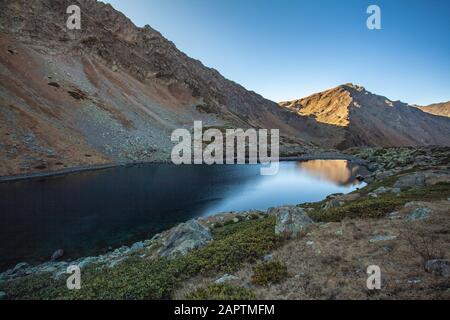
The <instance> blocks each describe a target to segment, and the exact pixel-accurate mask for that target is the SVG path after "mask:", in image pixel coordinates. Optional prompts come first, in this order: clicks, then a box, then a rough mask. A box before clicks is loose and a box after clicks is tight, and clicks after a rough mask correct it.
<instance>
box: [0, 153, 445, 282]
mask: <svg viewBox="0 0 450 320" xmlns="http://www.w3.org/2000/svg"><path fill="white" fill-rule="evenodd" d="M449 154H450V152H449V148H434V149H427V148H420V149H417V148H402V149H364V150H350V151H349V155H348V157H349V159H350V158H352V159H357V158H360V159H361V160H360V163H365V164H367V166H368V168H369V169H370V173H369V174H368V176H367V177H362V178H364V179H365V180H366V181H367V182H368V183H369V184H368V185H367V186H366V187H365V188H364V189H362V190H357V191H355V192H353V193H351V194H347V195H344V194H338V195H330V196H329V197H328V198H327V199H325V200H324V201H321V202H318V203H306V204H300V205H298V206H280V207H277V208H271V209H269V210H267V211H246V212H229V213H222V214H218V215H215V216H211V217H206V218H198V219H194V220H190V221H188V222H185V223H181V224H179V225H177V226H175V227H173V228H171V229H169V230H167V231H165V232H162V233H160V234H157V235H155V236H154V237H153V238H152V239H149V240H145V241H140V242H136V243H135V244H133V245H132V246H130V247H126V246H124V247H121V248H119V249H116V250H114V251H111V252H108V253H106V254H102V255H99V256H94V257H85V258H80V259H77V260H75V261H70V262H65V261H49V262H47V263H44V264H41V265H38V266H30V265H28V264H26V263H19V264H18V265H16V267H14V268H13V269H10V270H8V271H6V272H4V273H2V274H0V288H1V287H2V284H5V283H13V282H14V281H17V280H21V279H27V278H28V277H36V276H37V277H39V276H41V275H46V274H51V276H52V278H53V279H54V280H55V281H60V280H61V279H63V278H64V277H65V275H66V271H67V268H68V267H69V266H70V265H77V266H79V267H80V269H81V270H85V269H92V268H94V269H105V268H106V269H111V270H113V269H115V268H117V267H120V266H121V264H122V263H126V261H129V260H130V259H131V260H132V259H138V260H137V261H159V259H169V260H177V259H178V257H185V256H188V255H189V254H190V252H197V251H199V250H200V249H202V248H205V247H207V246H209V245H210V244H211V243H213V242H215V241H216V238H215V235H216V231H215V230H222V229H224V228H225V229H227V228H231V229H236V228H239V227H240V226H241V225H242V224H243V223H244V225H245V223H246V222H248V223H255V224H256V223H260V222H261V223H264V221H266V220H267V219H269V218H270V219H272V218H273V219H274V222H275V224H274V228H275V230H274V231H272V232H274V233H275V235H276V237H281V238H282V239H294V240H295V239H299V237H300V238H301V237H303V236H304V235H310V234H313V233H314V232H311V231H310V230H311V229H313V230H315V229H317V228H318V230H321V229H323V228H328V227H327V226H328V224H329V223H328V221H330V222H332V221H340V220H341V219H342V218H341V215H342V217H352V215H355V214H356V212H357V214H358V215H360V214H364V215H366V214H367V215H370V214H372V213H371V210H375V211H374V213H373V214H376V215H377V217H378V216H379V217H380V218H381V217H383V219H386V221H387V222H389V221H393V222H395V221H405V222H407V223H415V222H417V221H427V219H429V218H430V217H432V216H433V215H436V214H435V213H433V212H434V211H435V210H438V211H437V212H441V211H442V208H449V205H448V204H449V203H450V198H449V197H450V194H448V190H447V189H446V188H447V186H448V184H449V183H450V172H449V161H448V159H449V158H448V157H449ZM392 163H394V165H392ZM440 186H443V188H444V189H443V190H445V191H443V192H444V193H445V192H446V193H447V194H448V195H447V199H446V200H447V203H445V199H444V200H442V201H444V202H425V203H424V202H422V201H421V200H423V201H427V200H428V201H430V199H431V200H433V201H436V200H437V199H440V198H442V197H443V196H445V194H440V193H442V192H437V191H434V189H433V188H438V189H439V188H440ZM429 188H431V189H429ZM414 190H424V191H423V192H424V194H423V195H421V194H420V192H419V194H416V193H415V192H416V191H414ZM421 192H422V191H421ZM427 192H432V195H430V196H428V195H427ZM416 199H417V200H416ZM434 199H436V200H434ZM391 203H392V205H391ZM374 205H375V207H374ZM385 207H386V209H384V208H385ZM390 207H392V208H394V209H396V210H390V211H388V212H386V210H389V208H390ZM436 208H438V209H436ZM355 210H356V211H355ZM443 210H444V211H443V212H445V210H448V209H443ZM353 212H355V213H353ZM380 214H381V215H380ZM356 217H358V216H356V215H355V216H354V218H356ZM374 217H375V216H374ZM374 217H371V218H370V219H373V218H374ZM253 221H254V222H253ZM362 221H364V220H362ZM380 221H381V220H380ZM389 223H390V222H389ZM338 231H339V230H338ZM338 231H336V235H339V234H340V233H339V234H338ZM397 238H398V235H396V234H390V233H386V232H379V233H374V234H372V236H371V237H370V238H369V239H368V243H371V244H378V243H385V242H389V241H395V240H396V239H397ZM295 241H297V240H295ZM307 246H310V247H311V246H313V247H314V246H315V242H314V241H311V240H310V241H307ZM431 258H432V257H430V258H429V259H428V260H427V261H425V264H426V266H427V267H426V269H427V270H429V272H431V273H433V274H438V275H439V276H442V277H444V278H445V277H448V276H449V269H448V265H449V262H448V260H446V259H444V258H445V257H442V258H440V259H437V258H436V257H435V258H434V259H431ZM447 258H448V257H447ZM265 260H272V257H271V256H267V257H264V261H265ZM219 269H220V268H219ZM227 276H228V277H227ZM224 277H225V278H227V279H231V278H233V277H235V276H234V275H230V274H225V275H223V276H222V278H224ZM227 281H228V280H227ZM227 281H224V282H227Z"/></svg>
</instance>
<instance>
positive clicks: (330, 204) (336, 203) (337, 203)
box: [323, 199, 343, 210]
mask: <svg viewBox="0 0 450 320" xmlns="http://www.w3.org/2000/svg"><path fill="white" fill-rule="evenodd" d="M342 205H343V203H342V202H341V201H339V200H337V199H332V200H330V201H328V202H327V203H325V205H324V207H323V208H324V209H326V210H328V209H332V208H339V207H340V206H342Z"/></svg>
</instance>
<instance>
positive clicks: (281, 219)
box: [268, 206, 314, 237]
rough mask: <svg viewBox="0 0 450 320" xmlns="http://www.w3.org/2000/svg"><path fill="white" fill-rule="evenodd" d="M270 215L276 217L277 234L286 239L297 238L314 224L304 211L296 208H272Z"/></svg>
mask: <svg viewBox="0 0 450 320" xmlns="http://www.w3.org/2000/svg"><path fill="white" fill-rule="evenodd" d="M268 213H269V215H275V216H276V219H277V223H276V225H275V234H277V235H282V236H285V237H296V236H298V235H299V234H300V233H301V232H303V231H305V230H306V228H308V227H309V226H310V225H311V224H313V223H314V222H313V221H312V220H311V218H310V217H309V216H308V215H307V213H306V211H305V210H304V209H302V208H299V207H295V206H283V207H278V208H272V209H269V212H268Z"/></svg>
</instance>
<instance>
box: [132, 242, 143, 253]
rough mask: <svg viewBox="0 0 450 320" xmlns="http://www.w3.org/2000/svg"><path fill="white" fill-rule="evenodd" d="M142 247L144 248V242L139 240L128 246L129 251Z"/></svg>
mask: <svg viewBox="0 0 450 320" xmlns="http://www.w3.org/2000/svg"><path fill="white" fill-rule="evenodd" d="M142 249H144V243H143V242H141V241H140V242H136V243H135V244H133V245H132V246H131V248H130V251H139V250H142Z"/></svg>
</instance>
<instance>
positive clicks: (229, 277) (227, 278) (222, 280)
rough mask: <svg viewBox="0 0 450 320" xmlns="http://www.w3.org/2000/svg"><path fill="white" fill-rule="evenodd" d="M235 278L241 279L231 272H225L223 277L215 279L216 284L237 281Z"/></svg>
mask: <svg viewBox="0 0 450 320" xmlns="http://www.w3.org/2000/svg"><path fill="white" fill-rule="evenodd" d="M235 280H239V278H238V277H236V276H233V275H231V274H225V275H223V276H222V277H220V278H219V279H217V280H216V281H214V283H215V284H223V283H226V282H231V281H235Z"/></svg>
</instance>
